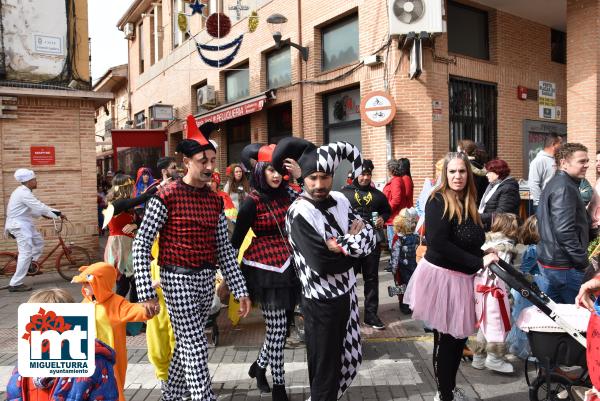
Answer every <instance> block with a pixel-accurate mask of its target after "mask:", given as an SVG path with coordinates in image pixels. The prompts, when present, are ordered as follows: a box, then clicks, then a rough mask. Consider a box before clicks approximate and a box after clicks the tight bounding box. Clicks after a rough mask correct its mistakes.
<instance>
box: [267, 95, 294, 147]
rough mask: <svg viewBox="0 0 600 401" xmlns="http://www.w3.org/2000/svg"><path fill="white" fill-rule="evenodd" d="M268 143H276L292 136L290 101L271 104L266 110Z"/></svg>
mask: <svg viewBox="0 0 600 401" xmlns="http://www.w3.org/2000/svg"><path fill="white" fill-rule="evenodd" d="M267 135H268V143H277V142H279V141H280V140H281V139H283V138H285V137H288V136H292V103H284V104H281V105H277V106H273V107H271V108H269V109H268V110H267Z"/></svg>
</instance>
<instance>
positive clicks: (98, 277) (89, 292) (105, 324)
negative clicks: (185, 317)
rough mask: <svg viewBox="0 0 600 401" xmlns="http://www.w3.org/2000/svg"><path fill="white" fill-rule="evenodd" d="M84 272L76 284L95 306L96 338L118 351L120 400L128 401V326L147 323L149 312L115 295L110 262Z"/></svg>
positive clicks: (114, 280) (74, 279)
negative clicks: (135, 323)
mask: <svg viewBox="0 0 600 401" xmlns="http://www.w3.org/2000/svg"><path fill="white" fill-rule="evenodd" d="M79 271H80V272H81V273H80V274H79V275H78V276H75V277H74V278H73V281H72V282H73V283H79V284H82V288H81V293H82V294H83V301H82V302H83V303H86V302H91V303H94V304H95V311H96V337H97V338H98V339H99V340H101V341H103V342H104V343H106V344H108V345H109V346H111V347H112V348H113V349H114V350H115V352H116V358H115V378H116V380H117V388H118V390H119V401H125V395H124V394H123V389H124V387H125V375H126V373H127V346H126V342H125V326H126V325H127V322H144V321H146V320H148V315H149V314H148V312H147V310H146V308H144V306H142V305H141V304H134V303H131V302H129V301H127V300H126V299H125V298H123V297H122V296H120V295H117V294H115V293H114V292H113V288H114V287H115V284H116V282H117V270H116V269H115V268H114V267H113V266H111V265H109V264H108V263H104V262H98V263H94V264H92V265H90V266H81V268H80V269H79Z"/></svg>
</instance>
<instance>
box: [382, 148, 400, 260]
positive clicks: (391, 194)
mask: <svg viewBox="0 0 600 401" xmlns="http://www.w3.org/2000/svg"><path fill="white" fill-rule="evenodd" d="M387 169H388V175H390V176H391V177H392V178H391V179H390V180H389V181H388V182H387V184H385V186H384V187H383V194H384V195H385V197H386V198H387V200H388V203H389V204H390V207H391V208H392V214H391V215H390V217H389V219H387V220H386V222H385V225H386V227H387V236H388V245H389V247H390V249H392V238H394V218H395V217H396V216H397V215H398V213H399V212H400V210H402V208H403V207H404V206H403V204H404V199H405V195H404V182H403V181H402V177H401V176H400V163H399V162H398V160H395V159H392V160H390V161H388V163H387Z"/></svg>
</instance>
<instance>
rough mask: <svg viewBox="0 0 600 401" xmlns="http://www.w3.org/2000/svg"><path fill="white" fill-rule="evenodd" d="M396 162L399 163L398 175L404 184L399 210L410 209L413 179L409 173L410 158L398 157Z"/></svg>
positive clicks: (411, 205)
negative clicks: (402, 199) (401, 203)
mask: <svg viewBox="0 0 600 401" xmlns="http://www.w3.org/2000/svg"><path fill="white" fill-rule="evenodd" d="M398 163H399V164H400V177H401V178H402V183H403V184H404V202H403V204H404V205H403V206H402V207H401V208H400V210H402V209H404V208H407V209H410V208H411V207H413V189H414V186H413V180H412V176H411V175H410V160H408V159H407V158H406V157H403V158H401V159H398Z"/></svg>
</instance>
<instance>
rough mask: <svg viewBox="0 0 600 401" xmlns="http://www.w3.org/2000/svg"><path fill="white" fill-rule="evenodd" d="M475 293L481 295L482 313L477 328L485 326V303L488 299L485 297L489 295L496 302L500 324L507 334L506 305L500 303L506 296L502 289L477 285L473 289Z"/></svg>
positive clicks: (508, 326) (508, 320) (508, 321)
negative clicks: (500, 317)
mask: <svg viewBox="0 0 600 401" xmlns="http://www.w3.org/2000/svg"><path fill="white" fill-rule="evenodd" d="M475 292H478V293H481V294H483V313H482V314H481V318H480V319H479V321H478V322H477V328H479V327H480V326H481V324H485V316H486V315H487V313H486V302H487V299H488V297H487V296H486V295H491V296H492V297H494V298H496V300H497V301H498V306H499V308H500V316H502V324H503V325H504V330H505V331H506V332H507V333H508V332H509V331H510V328H511V325H510V318H509V316H508V311H507V310H506V305H505V304H504V302H502V300H503V299H504V297H505V295H506V294H505V293H504V291H503V290H502V288H500V287H498V286H487V285H482V284H478V285H477V286H476V287H475Z"/></svg>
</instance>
